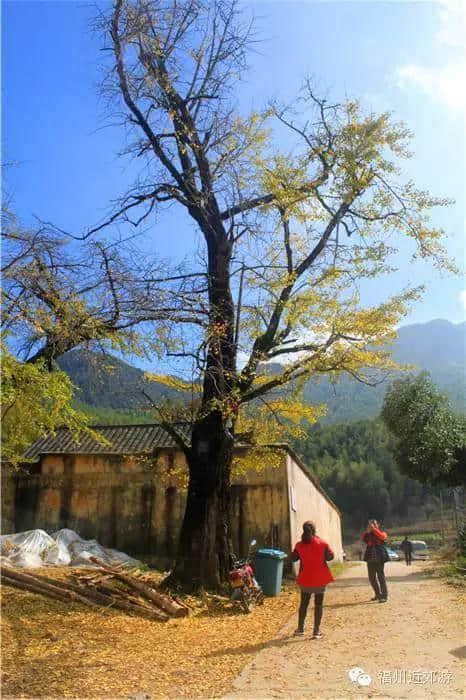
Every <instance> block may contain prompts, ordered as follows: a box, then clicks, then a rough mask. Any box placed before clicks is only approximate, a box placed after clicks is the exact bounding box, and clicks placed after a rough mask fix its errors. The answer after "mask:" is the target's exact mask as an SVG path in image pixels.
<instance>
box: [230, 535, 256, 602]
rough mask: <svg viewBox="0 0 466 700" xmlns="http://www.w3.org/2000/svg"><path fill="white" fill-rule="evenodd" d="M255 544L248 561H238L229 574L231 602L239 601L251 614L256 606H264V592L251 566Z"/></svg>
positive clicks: (249, 551) (252, 543)
mask: <svg viewBox="0 0 466 700" xmlns="http://www.w3.org/2000/svg"><path fill="white" fill-rule="evenodd" d="M255 544H256V540H252V541H251V543H250V545H249V550H248V555H247V557H246V559H238V561H236V562H235V564H234V568H233V569H232V570H231V571H230V573H229V574H228V578H229V581H230V587H231V600H236V601H238V602H239V603H240V604H241V608H242V610H243V612H245V613H250V612H251V611H252V609H253V607H254V605H256V604H257V605H262V603H263V602H264V592H263V590H262V588H261V587H260V586H259V584H258V583H257V581H256V579H255V578H254V570H253V568H252V566H251V551H252V548H253V547H254V546H255Z"/></svg>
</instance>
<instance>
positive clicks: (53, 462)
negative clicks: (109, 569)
mask: <svg viewBox="0 0 466 700" xmlns="http://www.w3.org/2000/svg"><path fill="white" fill-rule="evenodd" d="M290 460H291V458H290V457H289V455H287V454H286V452H284V454H283V461H282V465H281V466H279V467H273V468H264V469H263V470H261V471H259V472H248V473H246V474H243V475H241V476H238V477H237V478H236V479H234V480H233V483H232V489H231V504H230V520H231V539H232V545H233V550H234V552H235V553H236V554H238V555H239V556H242V555H244V554H245V553H246V552H247V548H248V543H249V541H250V540H251V539H252V538H253V537H254V538H255V539H256V540H257V542H258V544H259V546H262V547H264V546H265V547H275V548H280V549H284V550H285V551H288V550H289V549H290V546H291V545H292V544H294V540H295V538H296V537H297V534H298V530H299V525H300V523H301V522H303V521H304V520H306V519H308V518H311V517H312V518H314V519H315V520H316V521H317V525H318V528H319V531H320V534H321V535H322V536H323V537H326V538H327V539H328V540H329V541H330V543H331V544H332V545H333V546H334V547H336V554H337V557H338V556H339V554H340V551H341V526H340V515H339V513H338V511H337V510H336V509H335V508H334V507H333V505H332V504H331V503H330V502H329V501H328V500H326V498H325V497H324V496H323V495H322V493H321V492H319V490H318V488H316V487H315V486H314V484H313V483H312V482H311V481H310V480H309V478H308V477H306V476H305V474H304V472H302V469H300V468H299V466H298V465H297V464H295V463H294V462H293V460H291V461H290ZM32 471H34V472H35V473H33V474H27V473H26V472H25V471H20V472H13V471H11V469H9V468H8V467H7V468H6V469H4V470H3V483H2V532H3V533H8V532H20V531H24V530H30V529H34V528H42V529H44V530H47V531H49V532H53V531H55V530H58V529H60V528H64V527H68V528H72V529H74V530H76V531H77V532H78V533H79V534H80V535H81V536H82V537H84V538H86V539H91V538H96V539H98V540H99V542H101V543H102V544H103V545H104V546H106V547H113V548H116V549H120V550H123V551H126V552H128V553H129V554H132V555H134V556H137V557H140V558H142V559H145V560H146V561H156V562H158V563H163V564H164V565H169V564H170V563H171V562H172V561H173V557H174V556H175V554H176V549H177V542H178V536H179V531H180V527H181V522H182V518H183V513H184V507H185V501H186V490H185V483H186V480H185V476H186V465H185V463H184V459H183V457H182V456H181V453H176V452H175V451H174V450H173V449H169V450H160V451H159V452H158V454H157V455H156V456H155V457H153V458H151V459H148V458H147V457H146V458H144V459H141V460H139V459H138V458H135V457H134V456H124V455H82V454H68V455H43V456H42V457H41V459H40V462H39V464H38V465H33V469H32ZM183 474H184V477H183ZM289 484H294V486H295V487H297V490H298V491H299V492H300V494H299V496H298V499H297V500H298V503H297V506H296V511H291V509H290V505H289V494H288V488H289Z"/></svg>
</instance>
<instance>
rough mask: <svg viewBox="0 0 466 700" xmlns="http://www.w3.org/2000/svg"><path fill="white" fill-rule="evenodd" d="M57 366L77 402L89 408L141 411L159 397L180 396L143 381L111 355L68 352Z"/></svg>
mask: <svg viewBox="0 0 466 700" xmlns="http://www.w3.org/2000/svg"><path fill="white" fill-rule="evenodd" d="M58 364H59V366H60V368H61V369H62V370H63V371H64V372H66V374H68V376H69V377H70V378H71V381H72V382H73V384H74V385H75V387H76V388H77V390H78V391H77V392H76V398H77V399H78V401H80V402H82V403H84V404H86V405H88V406H92V407H97V408H110V409H117V410H118V409H120V410H124V411H131V410H132V411H142V410H144V409H146V408H147V407H148V406H149V405H150V404H149V401H148V399H147V398H145V396H144V393H146V394H148V395H149V396H150V397H151V399H153V401H154V402H157V401H160V399H161V398H175V397H178V398H179V397H180V394H179V393H178V392H177V391H176V390H175V389H171V388H169V387H167V386H165V385H164V384H160V383H158V382H151V381H148V380H147V379H145V377H144V372H143V371H142V370H140V369H137V368H136V367H132V366H131V365H129V364H128V363H127V362H123V360H120V359H118V358H117V357H114V356H113V355H102V354H99V353H95V352H90V351H87V350H71V351H70V352H67V353H66V354H65V355H63V356H62V357H61V358H60V359H59V361H58Z"/></svg>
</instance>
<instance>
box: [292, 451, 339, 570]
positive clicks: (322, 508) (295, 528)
mask: <svg viewBox="0 0 466 700" xmlns="http://www.w3.org/2000/svg"><path fill="white" fill-rule="evenodd" d="M286 468H287V478H288V499H289V504H290V533H291V543H290V544H291V547H294V545H295V544H296V542H298V540H300V539H301V534H302V526H303V523H304V522H305V521H306V520H312V521H314V522H315V524H316V531H317V532H316V534H317V535H319V537H322V539H323V540H325V541H326V542H328V544H329V545H330V547H331V548H332V549H333V551H334V553H335V561H343V541H342V536H341V518H340V514H339V512H338V510H336V508H335V506H334V505H333V504H332V503H331V502H330V501H329V500H327V498H326V497H325V496H324V495H323V494H322V493H321V492H320V491H319V489H318V488H317V487H316V486H315V484H313V482H312V480H311V478H310V477H309V476H308V475H307V474H306V473H305V471H304V470H303V468H302V467H301V466H300V465H299V464H298V463H297V462H296V461H295V460H294V459H293V457H292V456H291V455H290V454H288V455H287V465H286ZM293 506H294V507H293Z"/></svg>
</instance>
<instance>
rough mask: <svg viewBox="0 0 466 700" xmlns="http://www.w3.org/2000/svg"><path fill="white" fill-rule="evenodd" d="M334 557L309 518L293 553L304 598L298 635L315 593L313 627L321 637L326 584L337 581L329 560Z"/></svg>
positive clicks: (292, 557)
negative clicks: (328, 563) (297, 563)
mask: <svg viewBox="0 0 466 700" xmlns="http://www.w3.org/2000/svg"><path fill="white" fill-rule="evenodd" d="M333 557H334V554H333V551H332V550H331V548H330V547H329V545H328V544H327V542H325V541H324V540H322V539H321V538H320V537H317V535H316V527H315V525H314V523H313V522H312V521H310V520H307V521H306V522H305V523H304V525H303V534H302V537H301V541H300V542H297V543H296V545H295V548H294V550H293V552H292V553H291V560H292V561H299V574H298V578H297V584H298V586H299V587H300V589H301V602H300V605H299V611H298V628H297V630H296V632H295V635H296V636H299V637H301V636H303V635H304V622H305V620H306V615H307V609H308V607H309V602H310V600H311V596H312V594H314V631H313V635H312V638H313V639H321V637H322V634H321V632H320V623H321V621H322V615H323V607H324V593H325V587H326V586H327V584H328V583H331V582H332V581H334V578H333V576H332V573H331V571H330V569H329V568H328V565H327V562H328V561H331V560H332V559H333Z"/></svg>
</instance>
